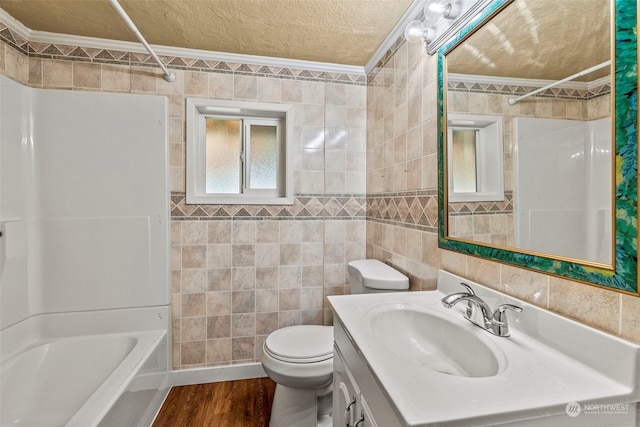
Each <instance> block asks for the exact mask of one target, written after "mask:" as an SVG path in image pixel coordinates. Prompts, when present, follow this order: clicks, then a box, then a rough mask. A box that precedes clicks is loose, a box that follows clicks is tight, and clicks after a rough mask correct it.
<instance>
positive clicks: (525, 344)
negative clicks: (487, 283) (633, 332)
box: [329, 271, 640, 426]
mask: <svg viewBox="0 0 640 427" xmlns="http://www.w3.org/2000/svg"><path fill="white" fill-rule="evenodd" d="M440 274H441V277H439V279H438V282H439V284H438V290H436V291H427V292H405V293H387V294H382V293H381V294H364V295H343V296H331V297H329V302H330V304H331V307H332V308H333V311H334V313H335V319H336V324H337V325H338V326H340V325H343V326H344V329H345V330H346V332H347V336H348V337H349V339H350V341H351V342H352V344H353V345H354V346H355V348H356V351H357V352H358V353H360V355H361V357H362V358H363V359H364V360H365V361H366V365H367V366H368V369H369V371H370V372H371V374H372V375H373V377H374V378H375V379H376V382H377V383H378V384H379V386H380V387H381V388H382V389H383V392H384V394H385V395H386V397H387V399H388V400H389V401H390V402H391V404H392V406H393V407H394V409H395V411H396V413H397V414H398V415H399V416H400V418H401V419H402V420H403V422H404V424H405V425H406V426H424V425H431V424H434V423H437V424H449V423H451V424H456V425H464V424H470V425H471V424H475V425H478V423H480V424H486V423H488V422H489V421H490V422H491V423H501V422H510V421H517V420H525V419H530V418H538V417H542V416H549V415H554V414H555V415H559V414H566V410H567V409H566V408H567V405H568V404H569V403H570V402H579V403H580V404H581V405H583V406H584V405H586V404H598V405H606V404H612V405H615V404H618V405H619V406H616V408H615V410H625V409H626V410H630V409H628V407H627V408H625V406H626V404H627V403H631V402H635V401H638V400H640V398H639V397H638V391H639V390H640V387H639V380H638V373H639V371H640V369H639V363H640V362H639V360H640V357H639V355H640V352H639V346H637V345H634V344H632V343H629V342H627V341H624V340H621V339H618V338H616V337H614V336H611V335H609V334H606V333H603V332H601V331H598V330H596V329H593V328H590V327H587V326H585V325H583V324H580V323H577V322H574V321H572V320H570V319H567V318H564V317H561V316H558V315H555V314H553V313H551V312H548V311H546V310H543V309H540V308H538V307H535V306H533V305H530V304H527V303H525V302H523V301H519V300H516V299H514V298H511V297H508V296H506V295H503V294H501V293H498V292H496V291H494V290H491V289H489V288H485V287H482V286H480V285H477V284H474V283H472V282H469V281H467V280H464V279H463V278H461V277H458V276H455V275H451V274H449V273H446V272H443V271H441V273H440ZM443 275H444V277H443ZM461 281H464V282H465V283H468V284H470V285H471V286H472V287H473V288H474V290H475V291H476V293H477V294H478V295H479V296H480V297H482V298H483V299H484V300H485V301H486V302H487V303H488V304H489V306H490V307H492V308H495V307H497V306H498V305H499V304H502V303H511V304H515V305H518V306H520V307H523V309H524V310H523V312H522V313H520V314H516V313H512V312H509V314H508V316H509V320H510V326H511V336H510V337H506V338H505V337H497V336H494V335H492V334H490V333H489V332H487V331H485V330H483V329H481V328H479V327H477V326H475V325H473V324H472V323H471V322H469V321H467V320H465V319H464V318H463V309H464V306H465V305H466V304H457V305H456V306H454V307H453V308H451V309H447V308H444V307H443V306H442V304H441V302H440V299H441V298H442V297H444V296H445V295H448V294H451V293H454V292H460V291H461V290H462V289H461V287H460V285H459V283H460V282H461ZM394 305H395V307H396V308H398V309H406V308H410V309H412V310H418V311H419V310H425V311H427V312H434V313H437V314H438V315H442V316H451V319H450V320H451V321H452V322H455V324H456V326H458V327H460V328H463V329H464V330H466V332H467V333H470V334H473V335H475V336H477V337H478V338H479V339H481V340H483V342H486V343H487V344H488V345H489V346H490V347H491V348H492V349H493V351H494V352H495V353H496V355H497V359H498V361H499V365H500V367H499V370H498V373H497V374H495V375H492V376H479V377H467V376H459V375H449V374H446V373H442V372H437V371H435V370H433V369H430V368H429V367H425V366H422V365H421V364H420V363H419V361H415V360H406V359H403V358H402V355H400V356H399V355H398V354H397V353H394V351H392V350H390V349H389V348H388V347H385V346H384V345H381V343H380V340H379V339H377V337H376V335H375V333H374V331H373V330H372V327H371V318H372V313H374V312H376V310H378V311H379V310H380V308H381V307H385V308H388V307H391V309H393V308H394ZM425 327H426V328H428V325H425ZM394 332H395V333H397V334H403V333H407V332H406V331H402V330H398V331H394ZM612 408H613V407H612ZM633 410H634V411H635V409H633Z"/></svg>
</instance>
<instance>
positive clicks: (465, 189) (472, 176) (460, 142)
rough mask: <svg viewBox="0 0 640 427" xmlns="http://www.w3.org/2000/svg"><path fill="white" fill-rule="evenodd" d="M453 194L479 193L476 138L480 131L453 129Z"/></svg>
mask: <svg viewBox="0 0 640 427" xmlns="http://www.w3.org/2000/svg"><path fill="white" fill-rule="evenodd" d="M451 133H452V134H453V143H452V150H451V151H452V157H453V159H452V160H453V164H454V167H453V174H452V177H453V192H454V193H475V192H477V191H478V186H477V175H476V136H477V134H478V130H475V129H474V130H467V129H452V132H451Z"/></svg>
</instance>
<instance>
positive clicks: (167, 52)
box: [0, 8, 366, 76]
mask: <svg viewBox="0 0 640 427" xmlns="http://www.w3.org/2000/svg"><path fill="white" fill-rule="evenodd" d="M0 21H1V22H3V23H4V24H5V25H6V26H7V27H9V28H10V29H11V30H13V31H15V32H16V33H17V34H19V35H20V36H21V37H23V38H24V39H26V40H28V41H30V42H35V43H49V44H62V45H68V46H79V47H90V48H96V49H109V50H117V51H123V52H134V53H147V50H146V49H145V48H144V46H143V45H142V44H140V43H136V42H127V41H120V40H110V39H102V38H95V37H84V36H75V35H70V34H59V33H50V32H46V31H37V30H32V29H30V28H28V27H26V26H25V25H23V24H22V23H21V22H20V21H18V20H16V19H15V18H14V17H12V16H11V15H9V14H8V13H7V12H6V11H4V10H3V9H1V8H0ZM151 47H152V48H153V50H154V51H155V52H156V53H157V54H158V55H160V56H171V57H182V58H197V59H203V60H211V61H220V62H235V63H239V64H253V65H266V66H268V67H282V68H296V69H302V70H309V71H320V72H326V73H339V74H354V75H359V76H364V75H366V74H365V68H364V67H361V66H355V65H344V64H333V63H329V62H315V61H305V60H300V59H286V58H276V57H269V56H258V55H244V54H237V53H226V52H216V51H210V50H200V49H187V48H178V47H171V46H160V45H151Z"/></svg>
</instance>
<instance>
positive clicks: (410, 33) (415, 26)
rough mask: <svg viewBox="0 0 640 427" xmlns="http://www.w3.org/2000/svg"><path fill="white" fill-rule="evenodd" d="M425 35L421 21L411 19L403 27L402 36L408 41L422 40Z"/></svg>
mask: <svg viewBox="0 0 640 427" xmlns="http://www.w3.org/2000/svg"><path fill="white" fill-rule="evenodd" d="M424 36H425V28H424V24H423V23H422V21H417V20H416V21H411V22H409V23H408V24H407V27H406V28H405V29H404V38H405V39H406V40H407V41H408V42H409V43H416V42H419V41H423V40H424Z"/></svg>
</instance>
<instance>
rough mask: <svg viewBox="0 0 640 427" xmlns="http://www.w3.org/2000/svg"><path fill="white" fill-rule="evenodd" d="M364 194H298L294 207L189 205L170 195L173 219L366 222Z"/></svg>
mask: <svg viewBox="0 0 640 427" xmlns="http://www.w3.org/2000/svg"><path fill="white" fill-rule="evenodd" d="M365 209H366V199H365V196H364V194H335V195H331V194H296V195H295V199H294V202H293V205H287V206H281V205H190V204H187V202H186V195H185V193H178V192H174V193H171V219H172V220H214V219H215V220H243V219H248V220H267V219H270V220H274V219H276V220H304V219H325V220H327V219H342V220H345V219H348V220H353V219H359V220H363V219H366V216H365V212H366V210H365Z"/></svg>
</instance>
